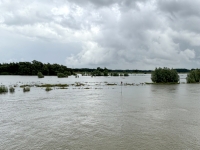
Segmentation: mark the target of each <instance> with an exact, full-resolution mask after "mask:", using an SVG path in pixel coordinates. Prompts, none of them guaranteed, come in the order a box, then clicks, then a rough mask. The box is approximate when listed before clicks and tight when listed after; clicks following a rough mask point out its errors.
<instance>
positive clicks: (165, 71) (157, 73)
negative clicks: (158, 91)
mask: <svg viewBox="0 0 200 150" xmlns="http://www.w3.org/2000/svg"><path fill="white" fill-rule="evenodd" d="M151 80H152V81H153V82H155V83H178V82H179V75H178V73H177V71H176V70H174V69H169V68H166V67H164V68H156V69H155V70H154V71H153V72H152V73H151Z"/></svg>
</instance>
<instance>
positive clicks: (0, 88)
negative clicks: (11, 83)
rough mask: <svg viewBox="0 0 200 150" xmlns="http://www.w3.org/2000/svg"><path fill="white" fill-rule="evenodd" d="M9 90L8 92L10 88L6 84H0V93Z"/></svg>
mask: <svg viewBox="0 0 200 150" xmlns="http://www.w3.org/2000/svg"><path fill="white" fill-rule="evenodd" d="M7 92H8V88H7V87H6V86H4V85H1V86H0V94H1V93H7Z"/></svg>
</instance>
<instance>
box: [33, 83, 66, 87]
mask: <svg viewBox="0 0 200 150" xmlns="http://www.w3.org/2000/svg"><path fill="white" fill-rule="evenodd" d="M35 86H36V87H67V86H69V85H68V84H42V85H35Z"/></svg>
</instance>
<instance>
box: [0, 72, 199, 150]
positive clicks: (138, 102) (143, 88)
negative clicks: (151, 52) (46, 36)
mask: <svg viewBox="0 0 200 150" xmlns="http://www.w3.org/2000/svg"><path fill="white" fill-rule="evenodd" d="M180 77H181V84H177V85H143V84H140V83H144V82H151V79H150V75H148V74H146V75H145V74H137V75H131V76H129V77H123V78H122V77H93V78H91V77H88V76H85V77H82V76H80V77H79V78H75V77H69V78H62V79H60V78H57V77H54V76H52V77H45V78H43V79H38V78H37V77H36V76H0V84H2V85H6V86H9V85H23V84H33V85H34V84H41V83H49V84H60V83H64V84H69V85H70V86H69V87H68V89H58V88H53V90H52V91H49V92H46V91H45V88H41V87H31V90H30V92H25V93H24V92H23V89H22V88H20V87H19V86H17V87H16V88H15V92H14V93H9V92H8V93H6V94H0V137H1V138H0V149H2V150H13V149H14V150H16V149H17V150H36V149H41V150H54V149H58V150H59V149H60V150H133V149H136V150H144V149H147V150H162V149H163V150H166V149H170V150H172V149H173V150H179V149H180V150H184V149H191V150H195V149H197V150H199V149H200V132H199V131H200V98H199V97H200V84H183V83H182V82H185V77H186V75H184V74H182V75H180ZM75 82H80V83H84V84H85V86H83V87H75V86H72V85H71V84H74V83H75ZM121 82H123V84H124V83H129V84H130V83H131V84H132V83H135V84H134V85H127V86H125V85H123V86H121ZM107 83H112V84H113V83H116V84H117V85H112V86H109V85H107Z"/></svg>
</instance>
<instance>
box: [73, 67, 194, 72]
mask: <svg viewBox="0 0 200 150" xmlns="http://www.w3.org/2000/svg"><path fill="white" fill-rule="evenodd" d="M98 68H99V67H98ZM95 70H97V69H90V68H75V69H73V71H74V72H79V73H82V72H88V73H91V72H94V71H95ZM174 70H176V71H177V72H178V73H188V72H190V70H188V69H184V68H183V69H174ZM100 71H103V69H102V68H100ZM107 71H108V72H118V73H124V72H126V73H151V72H152V70H137V69H134V70H129V69H126V70H119V69H116V70H115V69H114V70H112V69H107Z"/></svg>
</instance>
